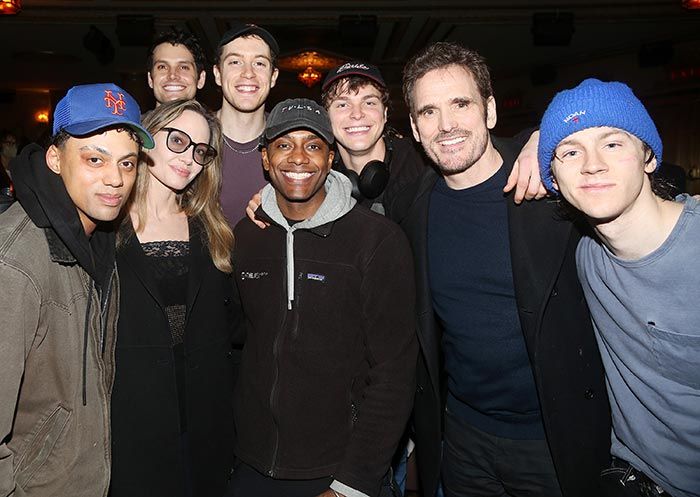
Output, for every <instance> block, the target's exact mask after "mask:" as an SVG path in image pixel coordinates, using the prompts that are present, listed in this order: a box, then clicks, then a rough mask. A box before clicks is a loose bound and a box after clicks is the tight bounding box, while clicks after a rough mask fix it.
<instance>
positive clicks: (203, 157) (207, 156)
mask: <svg viewBox="0 0 700 497" xmlns="http://www.w3.org/2000/svg"><path fill="white" fill-rule="evenodd" d="M161 131H167V132H168V136H167V137H166V139H165V145H166V146H167V147H168V150H170V151H171V152H175V153H177V154H179V153H182V152H184V151H185V150H187V149H188V148H190V146H191V147H192V159H193V160H194V161H195V162H196V163H197V164H199V165H200V166H206V165H208V164H210V163H211V161H213V160H214V159H215V158H216V155H217V152H216V149H215V148H214V147H212V146H211V145H209V144H207V143H194V142H193V141H192V138H190V135H188V134H187V133H185V132H184V131H181V130H179V129H177V128H162V129H161Z"/></svg>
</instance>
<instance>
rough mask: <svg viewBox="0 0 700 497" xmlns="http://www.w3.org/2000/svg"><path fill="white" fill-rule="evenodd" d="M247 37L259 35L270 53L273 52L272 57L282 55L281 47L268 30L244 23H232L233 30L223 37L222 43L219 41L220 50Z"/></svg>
mask: <svg viewBox="0 0 700 497" xmlns="http://www.w3.org/2000/svg"><path fill="white" fill-rule="evenodd" d="M246 35H257V36H259V37H260V38H262V40H263V41H264V42H265V43H267V45H268V46H269V47H270V52H272V55H274V56H277V55H278V54H279V53H280V47H279V45H278V44H277V40H275V37H274V36H272V35H271V34H270V32H269V31H268V30H266V29H264V28H261V27H260V26H258V25H256V24H244V23H242V22H233V23H231V29H229V30H228V31H226V32H225V33H224V36H222V37H221V41H219V49H221V48H222V47H223V46H224V45H226V44H227V43H230V42H232V41H233V40H235V39H236V38H240V37H241V36H246Z"/></svg>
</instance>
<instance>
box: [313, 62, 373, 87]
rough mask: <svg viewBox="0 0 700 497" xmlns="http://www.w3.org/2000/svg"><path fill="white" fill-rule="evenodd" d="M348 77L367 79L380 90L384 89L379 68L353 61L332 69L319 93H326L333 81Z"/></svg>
mask: <svg viewBox="0 0 700 497" xmlns="http://www.w3.org/2000/svg"><path fill="white" fill-rule="evenodd" d="M348 76H362V77H365V78H367V79H371V80H372V81H374V82H375V83H377V84H378V85H379V86H381V87H382V88H386V83H385V82H384V78H382V73H381V72H379V68H378V67H377V66H373V65H372V64H367V63H366V62H361V61H359V60H354V61H350V62H346V63H345V64H342V65H340V66H338V67H336V68H335V69H332V70H331V71H330V72H329V73H328V75H327V76H326V79H325V80H323V85H321V91H326V88H328V87H329V86H330V85H331V84H332V83H333V82H334V81H336V80H338V79H340V78H347V77H348Z"/></svg>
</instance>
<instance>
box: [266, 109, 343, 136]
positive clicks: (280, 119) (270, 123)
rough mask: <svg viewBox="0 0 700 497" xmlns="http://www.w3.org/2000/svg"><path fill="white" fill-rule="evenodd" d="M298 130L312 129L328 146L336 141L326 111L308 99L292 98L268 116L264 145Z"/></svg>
mask: <svg viewBox="0 0 700 497" xmlns="http://www.w3.org/2000/svg"><path fill="white" fill-rule="evenodd" d="M296 129H310V130H311V131H313V132H315V133H316V134H318V135H319V136H320V137H321V138H323V139H324V140H325V141H326V143H328V144H332V143H333V141H334V140H335V138H334V137H333V128H332V127H331V121H330V119H329V117H328V113H327V112H326V109H324V108H323V107H321V106H320V105H318V104H317V103H316V102H314V101H313V100H309V99H308V98H290V99H287V100H284V101H282V102H280V103H278V104H277V105H275V106H274V107H273V109H272V111H271V112H270V115H269V116H267V123H266V124H265V131H263V140H262V141H263V144H264V143H269V142H270V141H272V140H274V139H275V138H277V137H278V136H281V135H283V134H285V133H288V132H289V131H294V130H296Z"/></svg>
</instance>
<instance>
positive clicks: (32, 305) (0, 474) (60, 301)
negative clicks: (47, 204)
mask: <svg viewBox="0 0 700 497" xmlns="http://www.w3.org/2000/svg"><path fill="white" fill-rule="evenodd" d="M49 217H50V216H49ZM112 267H113V263H112ZM105 275H106V278H105V282H104V284H103V288H105V289H106V290H103V291H102V292H101V293H102V299H100V297H99V295H100V292H98V291H97V290H96V289H95V287H94V286H93V279H92V278H91V277H90V276H89V274H88V273H87V272H86V271H85V270H84V269H83V266H82V265H81V264H79V263H78V262H77V261H76V259H75V257H74V256H73V255H72V254H71V251H69V250H68V248H67V247H66V245H65V244H64V243H63V242H62V241H61V238H59V236H58V235H57V234H56V231H54V230H53V229H52V228H50V227H47V228H44V229H42V228H39V227H37V226H36V224H34V222H33V221H32V219H30V217H29V216H28V215H27V213H26V212H25V210H24V209H23V208H22V206H20V204H19V203H15V204H14V205H12V206H11V207H10V208H9V209H8V210H7V211H6V212H5V213H3V214H2V215H0V282H2V284H1V286H0V288H1V289H0V309H2V321H1V322H2V324H1V325H0V497H6V496H14V497H20V496H61V497H67V496H70V497H82V496H84V497H99V496H105V495H106V494H107V489H108V488H109V475H110V462H111V461H110V460H111V454H110V443H109V439H110V429H109V398H110V391H111V388H112V381H113V376H114V360H113V357H114V341H115V329H116V313H117V310H118V298H119V291H118V282H117V278H116V273H115V272H114V270H113V269H112V271H111V273H110V272H109V271H107V272H105ZM100 300H102V301H103V302H100ZM88 301H89V303H88ZM103 311H104V312H103ZM84 341H85V342H86V343H87V348H86V350H85V347H84ZM84 353H85V355H84Z"/></svg>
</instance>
